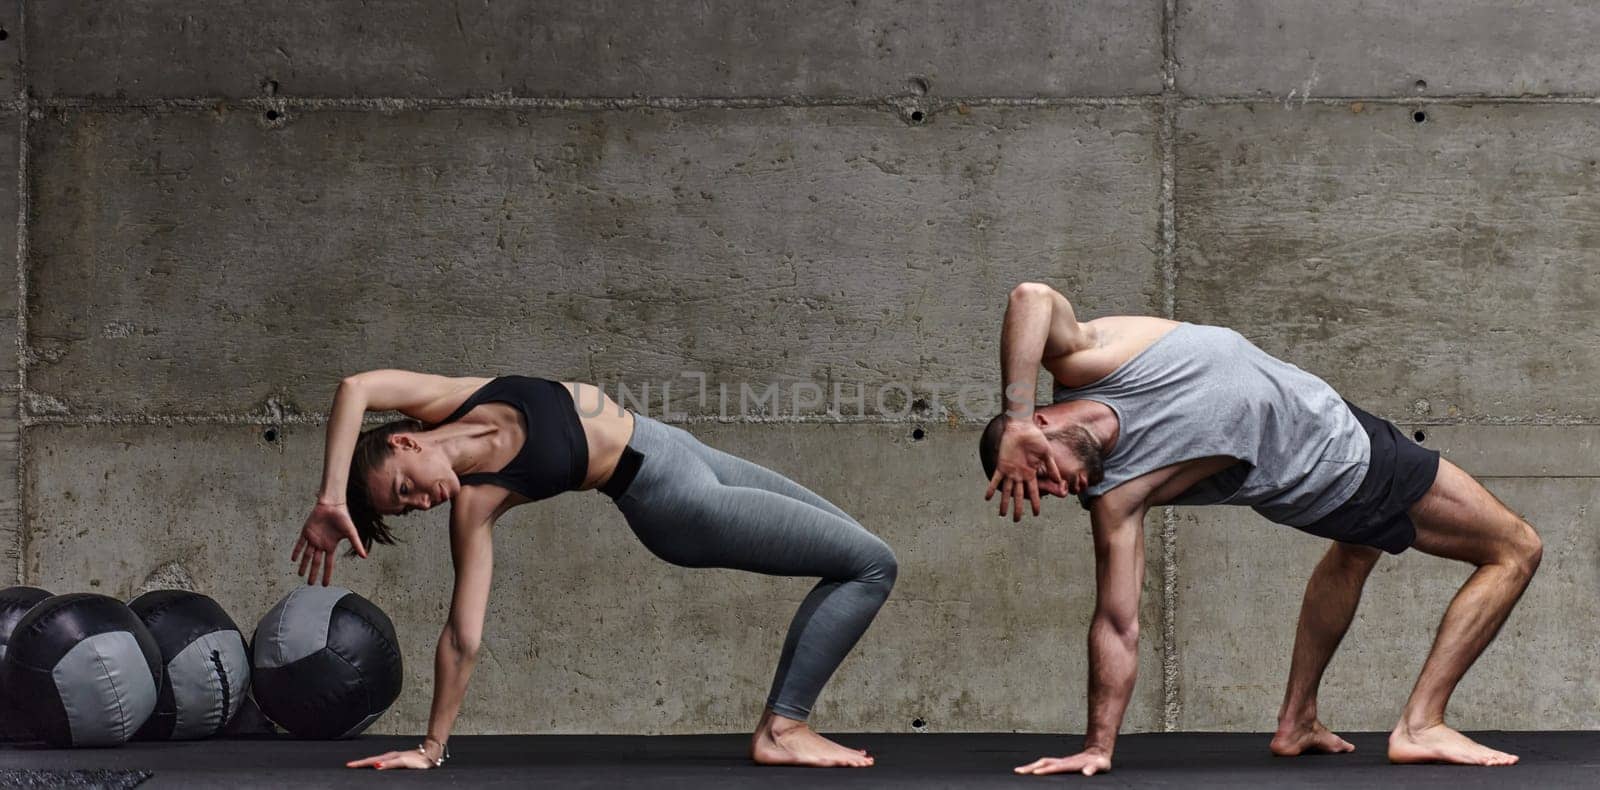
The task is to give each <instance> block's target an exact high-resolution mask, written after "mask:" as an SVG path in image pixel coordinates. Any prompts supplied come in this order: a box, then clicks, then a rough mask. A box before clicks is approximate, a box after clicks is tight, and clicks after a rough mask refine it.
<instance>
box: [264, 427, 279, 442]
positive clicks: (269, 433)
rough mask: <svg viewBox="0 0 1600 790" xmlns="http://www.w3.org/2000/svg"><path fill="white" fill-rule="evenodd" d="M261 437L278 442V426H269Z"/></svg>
mask: <svg viewBox="0 0 1600 790" xmlns="http://www.w3.org/2000/svg"><path fill="white" fill-rule="evenodd" d="M261 438H262V439H265V440H267V441H268V442H276V441H278V429H277V428H268V429H266V430H264V431H262V432H261Z"/></svg>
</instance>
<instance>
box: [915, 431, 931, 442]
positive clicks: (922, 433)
mask: <svg viewBox="0 0 1600 790" xmlns="http://www.w3.org/2000/svg"><path fill="white" fill-rule="evenodd" d="M927 435H928V432H927V431H924V430H922V429H921V428H916V429H913V430H912V431H911V441H914V442H920V441H922V439H923V437H925V436H927Z"/></svg>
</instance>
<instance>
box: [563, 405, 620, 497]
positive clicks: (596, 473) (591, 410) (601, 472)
mask: <svg viewBox="0 0 1600 790" xmlns="http://www.w3.org/2000/svg"><path fill="white" fill-rule="evenodd" d="M561 383H562V385H564V386H565V387H566V388H567V390H568V391H569V392H571V393H572V404H573V406H574V407H576V408H577V410H578V422H580V423H582V425H583V436H584V439H585V440H586V441H588V443H589V473H588V474H587V475H585V476H584V479H583V489H582V490H588V489H591V488H596V487H598V486H600V485H602V484H604V483H605V482H606V481H607V480H609V479H611V472H612V471H613V470H615V469H616V468H617V461H618V460H619V459H621V458H622V451H623V449H624V448H626V447H627V446H628V441H629V440H630V439H632V438H633V412H631V411H628V410H627V409H624V408H622V405H621V404H619V403H617V402H616V401H614V400H612V399H611V398H610V396H608V395H606V394H605V392H604V391H602V390H601V389H600V388H599V387H596V386H594V385H593V384H583V383H580V382H575V381H563V382H561ZM597 407H598V409H597ZM597 412H598V413H597Z"/></svg>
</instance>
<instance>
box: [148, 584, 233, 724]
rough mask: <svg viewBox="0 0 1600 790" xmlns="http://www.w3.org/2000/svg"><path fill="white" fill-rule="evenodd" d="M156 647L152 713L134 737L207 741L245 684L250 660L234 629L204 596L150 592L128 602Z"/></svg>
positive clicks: (229, 715)
mask: <svg viewBox="0 0 1600 790" xmlns="http://www.w3.org/2000/svg"><path fill="white" fill-rule="evenodd" d="M128 608H130V609H132V610H133V613H134V614H136V615H138V616H139V619H140V620H141V621H143V622H144V624H145V627H147V628H149V629H150V635H151V636H153V637H155V640H156V646H157V647H159V648H161V660H162V661H163V662H164V666H165V672H163V673H162V677H161V687H160V689H158V691H157V694H156V709H155V713H153V714H151V716H150V719H149V720H148V721H146V722H145V724H144V726H143V727H141V728H140V729H139V732H138V736H139V737H140V738H152V739H158V740H167V739H189V738H209V737H211V736H213V735H216V734H217V733H218V732H220V731H221V730H222V728H223V727H225V726H227V724H228V722H229V721H230V720H231V719H232V718H233V716H234V714H236V713H238V712H239V704H240V703H241V702H242V701H243V700H244V694H245V687H246V686H247V685H248V684H249V682H250V656H249V654H248V653H247V652H246V651H245V646H244V637H243V636H242V635H240V633H239V627H238V626H236V625H234V624H233V619H232V618H230V617H228V613H227V612H224V611H222V607H221V606H219V605H217V602H216V601H214V600H212V599H211V598H210V597H208V596H205V595H201V594H199V593H193V592H188V591H185V590H156V591H155V592H149V593H145V594H144V595H141V596H139V597H138V598H135V599H133V600H132V601H129V602H128Z"/></svg>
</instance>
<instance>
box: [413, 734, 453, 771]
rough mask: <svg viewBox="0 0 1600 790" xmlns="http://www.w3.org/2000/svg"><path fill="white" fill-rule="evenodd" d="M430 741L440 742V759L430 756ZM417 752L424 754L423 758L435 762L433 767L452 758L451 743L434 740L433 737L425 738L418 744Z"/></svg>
mask: <svg viewBox="0 0 1600 790" xmlns="http://www.w3.org/2000/svg"><path fill="white" fill-rule="evenodd" d="M428 741H433V742H434V743H437V744H439V759H437V760H435V759H433V758H432V757H429V756H428ZM417 752H418V753H419V754H421V755H422V759H424V760H427V761H428V762H430V763H433V767H435V768H438V767H440V766H442V765H444V761H445V760H448V759H450V746H449V744H446V743H444V742H442V741H434V740H433V739H432V738H423V739H422V743H419V744H417Z"/></svg>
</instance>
